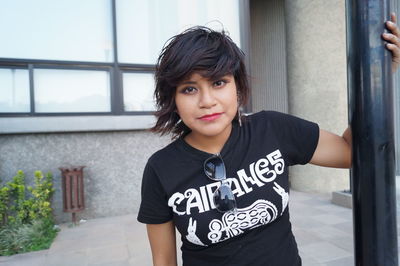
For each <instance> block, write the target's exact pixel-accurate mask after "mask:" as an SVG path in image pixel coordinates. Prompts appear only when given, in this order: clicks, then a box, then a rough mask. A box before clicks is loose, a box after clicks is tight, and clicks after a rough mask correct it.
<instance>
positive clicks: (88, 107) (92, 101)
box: [34, 69, 111, 113]
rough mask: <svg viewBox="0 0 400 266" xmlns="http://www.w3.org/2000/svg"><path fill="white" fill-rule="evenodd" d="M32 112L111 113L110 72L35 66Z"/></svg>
mask: <svg viewBox="0 0 400 266" xmlns="http://www.w3.org/2000/svg"><path fill="white" fill-rule="evenodd" d="M34 75H35V80H34V84H35V85H34V88H35V111H36V112H44V113H52V112H60V113H62V112H110V111H111V104H110V75H109V72H107V71H97V70H58V69H35V70H34Z"/></svg>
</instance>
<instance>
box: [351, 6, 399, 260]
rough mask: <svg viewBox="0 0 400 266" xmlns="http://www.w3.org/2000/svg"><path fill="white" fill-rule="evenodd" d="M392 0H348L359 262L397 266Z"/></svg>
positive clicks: (355, 220) (355, 237) (353, 186)
mask: <svg viewBox="0 0 400 266" xmlns="http://www.w3.org/2000/svg"><path fill="white" fill-rule="evenodd" d="M389 2H390V1H389V0H347V2H346V16H347V54H348V84H349V120H350V124H351V129H352V134H353V168H352V192H353V217H354V219H353V220H354V246H355V256H354V257H355V265H362V266H369V265H371V266H377V265H385V266H391V265H395V266H397V265H398V258H397V228H396V189H395V149H394V120H393V110H394V108H393V91H392V73H391V55H390V52H389V51H387V50H386V49H385V47H384V42H383V40H382V39H381V34H382V33H383V31H384V28H385V27H384V22H385V21H387V20H389V16H390V6H389Z"/></svg>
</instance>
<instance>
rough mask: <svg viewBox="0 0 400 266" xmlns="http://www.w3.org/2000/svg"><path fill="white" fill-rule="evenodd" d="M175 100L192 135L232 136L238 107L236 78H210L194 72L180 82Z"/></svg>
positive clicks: (228, 76)
mask: <svg viewBox="0 0 400 266" xmlns="http://www.w3.org/2000/svg"><path fill="white" fill-rule="evenodd" d="M175 103H176V108H177V112H178V114H179V116H180V117H181V119H182V121H183V122H184V123H185V125H186V126H188V127H189V128H190V129H191V130H192V132H191V133H190V134H191V135H192V137H217V136H220V135H221V134H227V135H228V136H229V134H230V130H231V125H232V124H231V123H232V120H233V119H234V118H235V116H236V113H237V109H238V99H237V89H236V83H235V78H234V77H233V75H226V76H223V77H221V78H219V79H217V80H210V79H208V78H205V77H203V76H201V75H200V74H199V73H196V72H195V73H193V74H192V75H191V76H190V77H189V78H188V79H187V80H184V81H182V82H181V83H180V84H179V85H178V86H177V88H176V94H175Z"/></svg>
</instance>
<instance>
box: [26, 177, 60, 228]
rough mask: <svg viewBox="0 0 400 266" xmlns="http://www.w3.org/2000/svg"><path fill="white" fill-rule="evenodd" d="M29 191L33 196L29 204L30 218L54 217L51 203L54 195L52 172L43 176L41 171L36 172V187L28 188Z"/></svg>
mask: <svg viewBox="0 0 400 266" xmlns="http://www.w3.org/2000/svg"><path fill="white" fill-rule="evenodd" d="M28 190H29V191H30V192H31V193H32V195H33V198H31V199H30V201H29V203H27V204H28V205H30V210H29V218H30V219H31V220H34V219H36V218H44V219H49V218H50V217H51V216H52V209H51V206H50V205H51V203H50V201H51V197H52V196H53V194H54V188H53V175H52V174H51V173H50V172H48V173H47V174H46V175H43V173H42V172H41V171H35V187H34V188H32V187H28Z"/></svg>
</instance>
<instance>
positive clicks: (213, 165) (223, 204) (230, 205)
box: [204, 154, 236, 213]
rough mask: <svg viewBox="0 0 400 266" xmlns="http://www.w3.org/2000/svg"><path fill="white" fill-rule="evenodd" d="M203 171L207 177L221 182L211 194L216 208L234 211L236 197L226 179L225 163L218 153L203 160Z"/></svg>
mask: <svg viewBox="0 0 400 266" xmlns="http://www.w3.org/2000/svg"><path fill="white" fill-rule="evenodd" d="M204 173H205V174H206V176H207V177H208V178H209V179H211V180H213V181H220V182H221V185H220V186H219V188H218V189H217V190H216V191H215V192H214V196H213V199H214V205H215V207H216V208H217V210H218V211H220V212H223V213H225V212H233V213H236V199H235V196H234V195H233V192H232V189H231V187H230V185H229V182H228V180H227V179H226V169H225V163H224V161H223V160H222V158H221V156H220V155H219V154H216V155H213V156H211V157H210V158H208V159H207V160H205V161H204Z"/></svg>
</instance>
